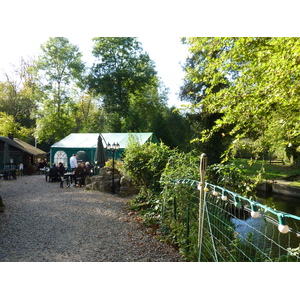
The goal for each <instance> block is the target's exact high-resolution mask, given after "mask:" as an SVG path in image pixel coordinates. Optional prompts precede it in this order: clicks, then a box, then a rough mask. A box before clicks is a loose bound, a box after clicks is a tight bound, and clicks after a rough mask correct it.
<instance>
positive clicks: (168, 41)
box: [0, 35, 188, 107]
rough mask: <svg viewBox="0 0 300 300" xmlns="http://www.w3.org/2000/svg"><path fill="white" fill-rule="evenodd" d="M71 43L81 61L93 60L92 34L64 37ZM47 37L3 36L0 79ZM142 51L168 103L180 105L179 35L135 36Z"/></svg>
mask: <svg viewBox="0 0 300 300" xmlns="http://www.w3.org/2000/svg"><path fill="white" fill-rule="evenodd" d="M66 37H67V38H68V39H69V41H70V42H71V43H72V44H75V45H77V46H78V47H79V49H80V51H81V52H82V53H83V60H84V61H85V62H87V63H88V64H91V63H92V62H93V56H92V55H91V50H92V45H93V42H92V41H91V39H92V36H76V35H73V36H72V35H70V36H66ZM48 38H49V37H48V36H43V35H36V36H35V35H32V36H18V37H16V36H13V37H11V36H9V37H2V39H1V44H2V45H4V46H2V47H0V78H3V77H1V76H3V75H2V74H3V72H8V73H9V72H10V70H11V69H12V65H14V64H15V65H18V63H19V61H20V58H21V57H23V58H25V59H26V58H27V57H32V56H35V57H37V56H38V54H39V53H40V52H41V50H40V45H41V44H43V43H45V42H46V41H47V39H48ZM137 38H138V40H139V41H140V42H141V44H142V47H143V49H144V51H146V52H148V54H149V55H150V58H151V59H152V60H153V61H154V63H155V65H156V71H157V72H158V76H159V77H160V78H161V80H162V82H163V83H164V85H165V86H166V87H168V88H169V89H170V93H169V102H168V104H169V106H173V105H174V106H176V107H179V106H180V105H181V104H182V102H181V101H180V100H179V99H178V92H179V88H180V86H181V84H182V79H183V77H184V72H183V70H182V67H181V64H183V63H184V61H185V59H186V57H187V55H188V50H187V47H186V46H185V45H183V44H182V43H181V42H180V37H179V36H146V35H145V36H141V37H137Z"/></svg>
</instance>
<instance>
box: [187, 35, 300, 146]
mask: <svg viewBox="0 0 300 300" xmlns="http://www.w3.org/2000/svg"><path fill="white" fill-rule="evenodd" d="M184 42H185V43H187V44H188V45H189V46H190V47H189V51H190V52H191V54H192V55H194V58H195V60H194V62H193V63H194V64H193V66H192V67H187V68H186V80H188V81H190V82H191V83H194V84H196V83H202V84H203V85H204V86H205V89H198V90H195V91H194V93H196V95H197V97H198V98H199V99H201V101H200V102H199V103H196V104H195V106H196V107H200V108H201V110H203V111H206V112H208V113H221V114H222V117H220V118H219V119H217V120H216V122H215V125H214V126H213V128H212V130H206V131H203V132H202V137H206V138H207V137H209V136H211V134H212V133H213V132H215V131H217V130H219V129H220V128H230V130H228V132H226V134H229V135H231V136H233V137H234V138H236V139H240V138H242V137H250V138H252V139H255V140H258V139H261V140H264V141H265V142H266V139H267V141H268V143H267V144H268V145H269V146H270V145H273V146H274V145H277V146H279V144H278V136H279V135H280V136H281V139H280V144H281V145H282V144H284V145H285V146H288V147H292V146H295V147H297V146H298V145H299V142H300V140H299V139H300V131H299V129H300V123H299V118H300V115H299V109H300V106H299V104H300V103H299V102H300V98H299V96H300V85H299V82H300V72H299V71H300V39H299V38H276V37H273V38H255V37H252V38H243V37H241V38H226V37H224V38H186V39H184ZM220 86H222V88H221V89H220V88H219V87H220ZM192 92H193V91H192ZM194 96H195V95H194Z"/></svg>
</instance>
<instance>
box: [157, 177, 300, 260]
mask: <svg viewBox="0 0 300 300" xmlns="http://www.w3.org/2000/svg"><path fill="white" fill-rule="evenodd" d="M171 183H172V186H173V188H172V192H170V193H169V194H168V191H170V189H166V191H164V192H163V194H164V197H163V199H164V201H163V204H162V218H161V225H162V226H161V227H162V229H163V232H164V233H165V234H166V235H168V236H169V240H170V239H171V240H172V241H173V242H174V243H175V244H176V245H178V247H179V248H180V249H181V250H182V252H183V254H184V255H185V257H186V259H187V260H188V261H201V262H213V261H217V262H218V261H219V262H251V261H253V262H268V261H269V262H271V261H293V262H297V261H299V260H300V247H299V242H300V217H298V216H294V215H291V214H287V213H285V212H282V211H277V210H275V209H272V208H270V207H267V206H265V205H262V204H260V203H259V202H257V201H253V200H250V199H247V198H245V197H242V196H240V195H238V194H236V193H234V192H232V191H230V190H227V189H224V188H222V187H219V186H215V185H212V184H209V183H205V186H204V187H203V189H204V198H203V199H202V200H201V201H202V202H203V203H202V210H201V214H202V218H199V217H200V216H199V213H200V212H199V207H200V205H199V203H200V195H201V193H199V190H200V189H201V184H200V182H199V181H196V180H189V179H179V180H171ZM174 194H175V195H177V196H176V197H175V198H174V197H172V195H174ZM199 219H200V220H202V224H200V222H199Z"/></svg>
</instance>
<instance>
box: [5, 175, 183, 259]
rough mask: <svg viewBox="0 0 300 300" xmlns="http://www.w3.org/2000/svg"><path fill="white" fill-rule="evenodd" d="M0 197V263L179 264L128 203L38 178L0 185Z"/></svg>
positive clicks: (32, 177)
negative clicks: (1, 206) (2, 207)
mask: <svg viewBox="0 0 300 300" xmlns="http://www.w3.org/2000/svg"><path fill="white" fill-rule="evenodd" d="M0 194H1V196H2V198H3V202H4V204H5V211H4V213H0V261H2V262H79V261H82V262H149V261H151V262H171V261H172V262H175V261H182V260H181V256H180V255H179V253H178V251H177V250H175V249H174V248H173V247H171V246H169V245H168V244H166V243H163V242H161V241H159V240H158V238H157V236H156V235H155V234H154V233H153V232H151V230H150V229H149V228H146V227H144V226H143V225H142V223H141V222H140V220H139V217H138V215H137V214H135V213H133V212H131V211H129V210H128V209H127V203H128V198H121V197H118V196H115V195H111V194H107V193H101V192H91V191H86V190H85V189H84V187H82V188H80V187H74V188H68V187H64V188H63V189H62V188H60V187H59V183H49V182H46V181H45V177H44V176H42V175H40V176H39V175H34V176H24V177H18V178H17V180H12V181H1V188H0Z"/></svg>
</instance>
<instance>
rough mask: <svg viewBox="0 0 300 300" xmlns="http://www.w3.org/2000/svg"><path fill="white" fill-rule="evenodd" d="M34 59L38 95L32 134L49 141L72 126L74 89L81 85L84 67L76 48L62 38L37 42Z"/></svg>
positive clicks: (68, 130) (68, 131)
mask: <svg viewBox="0 0 300 300" xmlns="http://www.w3.org/2000/svg"><path fill="white" fill-rule="evenodd" d="M41 49H42V52H43V53H42V55H41V56H40V57H39V58H38V60H37V62H36V70H37V73H38V78H39V83H40V86H41V90H42V92H43V94H42V95H41V102H40V109H39V110H38V111H37V114H38V115H39V119H38V122H37V123H38V124H37V131H36V137H37V138H38V139H39V140H47V141H48V142H50V143H53V142H56V141H58V140H60V139H62V138H63V137H64V136H65V135H66V134H68V133H70V132H71V131H72V128H73V127H74V126H75V120H74V119H75V118H74V108H75V100H74V98H73V97H75V95H76V88H78V87H81V88H82V87H83V80H82V78H83V77H84V76H83V74H84V70H85V66H84V64H83V62H82V60H81V57H82V54H81V53H80V52H79V48H78V47H77V46H75V45H73V44H71V43H70V42H69V40H68V39H67V38H64V37H54V38H49V40H48V41H47V42H46V43H45V44H43V45H41Z"/></svg>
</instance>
